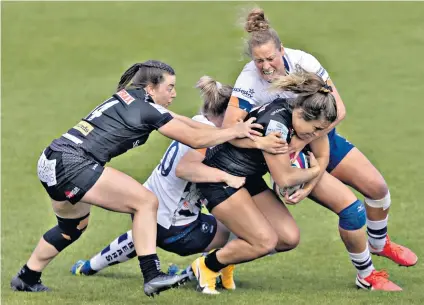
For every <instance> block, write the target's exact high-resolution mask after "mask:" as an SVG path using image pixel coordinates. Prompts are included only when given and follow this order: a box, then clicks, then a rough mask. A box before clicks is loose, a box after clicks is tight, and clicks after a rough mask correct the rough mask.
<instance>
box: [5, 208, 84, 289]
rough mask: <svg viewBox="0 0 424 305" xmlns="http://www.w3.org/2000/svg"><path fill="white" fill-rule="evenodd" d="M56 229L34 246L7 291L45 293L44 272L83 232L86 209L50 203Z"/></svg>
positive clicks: (46, 234)
mask: <svg viewBox="0 0 424 305" xmlns="http://www.w3.org/2000/svg"><path fill="white" fill-rule="evenodd" d="M52 207H53V210H54V212H55V214H56V217H57V220H58V225H56V226H55V227H53V228H51V229H50V230H49V231H47V232H46V233H45V234H44V235H43V236H42V237H41V239H40V241H39V242H38V244H37V246H36V248H35V249H34V251H33V253H32V254H31V256H30V258H29V260H28V262H27V263H26V264H25V265H24V266H23V267H22V268H21V270H20V271H19V273H18V275H17V276H16V277H15V278H13V279H12V282H11V287H12V289H13V290H16V291H30V292H38V291H48V290H49V289H48V288H47V287H46V286H44V285H43V284H42V283H41V280H40V278H41V273H42V271H43V270H44V268H45V267H46V266H47V265H48V264H49V263H50V262H51V261H52V260H53V259H54V258H55V257H56V256H57V255H58V254H59V253H60V252H61V251H62V250H64V249H65V248H66V247H68V246H69V245H71V244H72V243H73V242H75V241H76V240H77V239H78V238H79V237H80V236H81V234H82V233H83V232H84V231H85V229H86V228H87V225H88V218H89V215H90V205H88V204H85V203H81V202H80V203H76V204H75V205H73V204H71V203H70V202H68V201H61V202H59V201H55V200H52Z"/></svg>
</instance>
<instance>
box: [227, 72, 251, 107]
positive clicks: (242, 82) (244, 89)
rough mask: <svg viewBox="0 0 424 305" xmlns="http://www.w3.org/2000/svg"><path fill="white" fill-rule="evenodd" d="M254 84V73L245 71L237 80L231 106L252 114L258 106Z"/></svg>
mask: <svg viewBox="0 0 424 305" xmlns="http://www.w3.org/2000/svg"><path fill="white" fill-rule="evenodd" d="M254 84H255V78H254V77H253V75H252V71H250V70H246V69H244V70H243V71H242V72H241V73H240V75H239V77H238V78H237V80H236V83H235V85H234V88H233V92H232V93H231V98H230V103H229V105H231V106H234V107H237V108H240V109H242V110H244V111H246V112H250V110H252V108H253V107H255V106H256V105H257V104H258V102H257V101H256V99H255V97H254V94H255V88H254Z"/></svg>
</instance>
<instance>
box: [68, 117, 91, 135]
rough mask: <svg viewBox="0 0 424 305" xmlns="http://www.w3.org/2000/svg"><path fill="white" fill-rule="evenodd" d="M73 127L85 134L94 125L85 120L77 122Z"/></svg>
mask: <svg viewBox="0 0 424 305" xmlns="http://www.w3.org/2000/svg"><path fill="white" fill-rule="evenodd" d="M73 128H74V129H75V130H78V131H79V132H81V133H82V134H83V135H84V136H87V135H88V134H89V133H90V132H91V131H92V130H93V129H94V127H93V126H91V124H90V123H87V122H86V121H81V122H79V123H78V124H77V125H75V126H74V127H73Z"/></svg>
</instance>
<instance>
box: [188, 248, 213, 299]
mask: <svg viewBox="0 0 424 305" xmlns="http://www.w3.org/2000/svg"><path fill="white" fill-rule="evenodd" d="M191 269H192V270H193V273H194V275H195V276H196V279H197V290H199V291H201V292H202V293H204V294H219V292H218V291H217V290H216V279H217V277H218V276H219V272H215V271H212V270H210V269H209V268H208V267H206V265H205V257H204V256H201V257H199V258H197V259H196V260H195V261H194V262H193V263H192V264H191Z"/></svg>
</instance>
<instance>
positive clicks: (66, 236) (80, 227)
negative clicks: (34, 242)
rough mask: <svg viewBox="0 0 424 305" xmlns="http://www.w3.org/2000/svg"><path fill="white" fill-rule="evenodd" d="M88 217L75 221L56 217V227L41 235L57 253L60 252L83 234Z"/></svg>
mask: <svg viewBox="0 0 424 305" xmlns="http://www.w3.org/2000/svg"><path fill="white" fill-rule="evenodd" d="M89 216H90V214H87V215H85V216H83V217H80V218H77V219H66V218H61V217H59V216H56V217H57V220H58V225H57V226H55V227H53V228H51V229H50V230H49V231H47V232H46V233H45V234H44V235H43V238H44V240H45V241H46V242H48V243H49V244H51V245H52V246H53V247H55V248H56V250H57V251H59V252H60V251H62V250H63V249H65V248H66V247H67V246H69V245H70V244H72V243H73V242H74V241H76V240H77V239H78V238H80V236H81V235H82V233H84V231H85V229H86V228H87V226H88V219H89Z"/></svg>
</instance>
